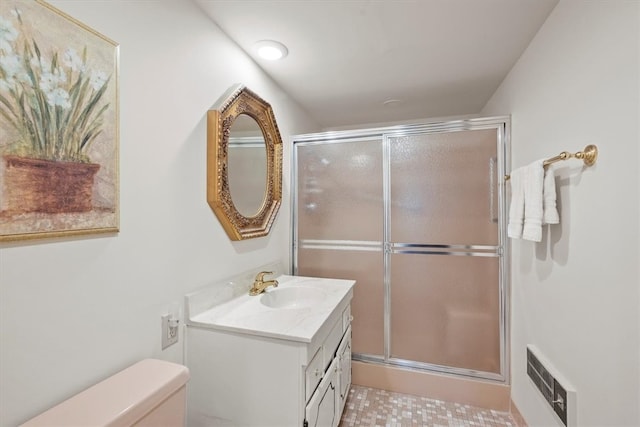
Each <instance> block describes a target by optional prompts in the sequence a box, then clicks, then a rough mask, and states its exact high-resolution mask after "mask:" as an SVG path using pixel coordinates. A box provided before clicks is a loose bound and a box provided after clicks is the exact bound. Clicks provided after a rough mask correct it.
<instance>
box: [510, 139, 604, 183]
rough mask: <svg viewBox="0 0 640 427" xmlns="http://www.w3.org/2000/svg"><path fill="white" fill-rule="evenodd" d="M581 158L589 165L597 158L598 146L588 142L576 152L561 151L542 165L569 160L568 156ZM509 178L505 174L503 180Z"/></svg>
mask: <svg viewBox="0 0 640 427" xmlns="http://www.w3.org/2000/svg"><path fill="white" fill-rule="evenodd" d="M572 157H573V158H576V159H582V161H583V162H584V164H585V166H591V165H593V164H594V163H595V162H596V159H597V158H598V147H596V146H595V145H593V144H589V145H587V146H586V147H584V150H582V151H578V152H577V153H570V152H568V151H563V152H562V153H560V154H558V155H557V156H555V157H552V158H550V159H547V160H545V161H544V162H543V163H542V165H543V166H544V167H547V166H549V165H550V164H552V163H555V162H559V161H560V160H569V159H570V158H572ZM509 178H511V176H510V175H505V176H504V180H505V181H508V180H509Z"/></svg>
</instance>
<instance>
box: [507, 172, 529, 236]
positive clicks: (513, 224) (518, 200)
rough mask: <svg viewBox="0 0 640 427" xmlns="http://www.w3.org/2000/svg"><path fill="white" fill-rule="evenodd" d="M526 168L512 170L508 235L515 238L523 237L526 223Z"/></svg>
mask: <svg viewBox="0 0 640 427" xmlns="http://www.w3.org/2000/svg"><path fill="white" fill-rule="evenodd" d="M524 175H525V168H518V169H515V170H513V171H511V176H510V178H509V182H511V205H509V224H508V225H507V236H509V237H512V238H514V239H520V238H522V226H523V224H524V178H525V176H524Z"/></svg>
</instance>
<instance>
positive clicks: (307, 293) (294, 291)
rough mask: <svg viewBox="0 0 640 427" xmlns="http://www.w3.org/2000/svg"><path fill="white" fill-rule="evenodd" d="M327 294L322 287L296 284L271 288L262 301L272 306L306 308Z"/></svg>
mask: <svg viewBox="0 0 640 427" xmlns="http://www.w3.org/2000/svg"><path fill="white" fill-rule="evenodd" d="M326 296H327V294H326V293H325V292H324V291H323V290H321V289H318V288H311V287H307V286H296V287H292V288H275V289H270V290H268V291H267V292H266V293H265V294H263V295H262V296H261V297H260V302H261V303H262V304H263V305H266V306H267V307H270V308H289V309H292V308H305V307H310V306H312V305H314V304H317V303H320V302H322V301H323V300H324V299H325V297H326Z"/></svg>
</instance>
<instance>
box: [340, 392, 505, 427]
mask: <svg viewBox="0 0 640 427" xmlns="http://www.w3.org/2000/svg"><path fill="white" fill-rule="evenodd" d="M364 426H370V427H414V426H420V427H427V426H428V427H467V426H478V427H517V425H516V423H515V422H514V420H513V418H511V415H510V414H509V413H507V412H499V411H493V410H489V409H481V408H476V407H473V406H470V405H463V404H460V403H453V402H444V401H442V400H436V399H428V398H426V397H420V396H412V395H407V394H401V393H394V392H390V391H386V390H378V389H374V388H369V387H362V386H358V385H353V386H351V390H350V392H349V397H348V399H347V403H346V405H345V408H344V413H343V414H342V420H341V421H340V427H364Z"/></svg>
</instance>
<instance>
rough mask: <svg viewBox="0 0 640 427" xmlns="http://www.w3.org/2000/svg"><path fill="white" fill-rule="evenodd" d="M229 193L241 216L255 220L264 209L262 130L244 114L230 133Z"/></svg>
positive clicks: (264, 186)
mask: <svg viewBox="0 0 640 427" xmlns="http://www.w3.org/2000/svg"><path fill="white" fill-rule="evenodd" d="M228 156H229V159H228V162H229V169H228V173H229V192H230V193H231V200H233V204H234V205H235V207H236V209H237V210H238V212H240V214H242V215H243V216H246V217H253V216H255V215H256V214H257V213H258V212H260V209H261V208H262V204H263V203H264V199H265V194H266V193H265V191H266V189H267V150H266V147H265V143H264V137H263V135H262V130H261V129H260V126H259V125H258V123H257V122H256V121H255V120H254V119H253V118H252V117H251V116H249V115H247V114H240V115H238V117H236V119H235V120H234V122H233V124H232V125H231V132H230V133H229V153H228Z"/></svg>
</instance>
